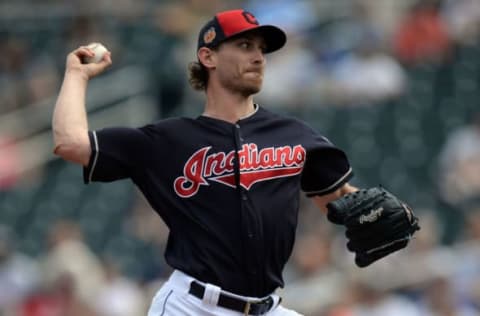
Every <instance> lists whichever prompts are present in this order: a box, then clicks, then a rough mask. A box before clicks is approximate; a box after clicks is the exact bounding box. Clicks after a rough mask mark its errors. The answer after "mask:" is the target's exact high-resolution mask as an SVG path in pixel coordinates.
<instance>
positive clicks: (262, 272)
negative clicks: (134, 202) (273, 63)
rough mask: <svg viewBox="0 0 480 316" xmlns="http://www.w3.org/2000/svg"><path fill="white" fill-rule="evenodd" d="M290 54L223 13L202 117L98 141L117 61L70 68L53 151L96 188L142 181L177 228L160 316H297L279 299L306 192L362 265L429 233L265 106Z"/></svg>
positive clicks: (212, 37) (209, 32)
mask: <svg viewBox="0 0 480 316" xmlns="http://www.w3.org/2000/svg"><path fill="white" fill-rule="evenodd" d="M285 42H286V35H285V33H284V32H283V31H282V30H281V29H280V28H278V27H276V26H272V25H261V24H260V23H259V22H258V21H257V19H256V18H255V16H253V15H252V14H251V13H249V12H246V11H244V10H241V9H239V10H230V11H225V12H220V13H217V14H216V15H215V16H214V17H213V18H212V19H211V20H210V21H208V22H207V23H206V24H205V26H204V27H203V28H202V29H201V30H200V33H199V38H198V47H197V61H196V62H193V63H191V64H190V67H189V70H190V83H191V85H192V86H193V88H195V89H199V90H202V91H204V92H205V95H206V101H205V107H204V111H203V114H202V115H200V116H199V117H196V118H171V119H165V120H161V121H159V122H156V123H153V124H150V125H147V126H144V127H141V128H123V127H114V128H105V129H102V130H98V131H89V130H88V125H87V118H86V114H85V93H86V89H87V82H88V80H89V79H90V78H92V77H94V76H96V75H98V74H100V73H101V72H102V71H104V70H105V69H106V68H107V67H108V66H109V65H110V64H111V63H112V61H111V57H110V54H106V55H105V56H104V58H103V60H102V61H101V62H100V63H97V64H82V63H81V60H82V58H83V57H89V56H91V55H92V51H91V50H89V49H88V48H86V47H79V48H78V49H76V50H75V51H73V52H72V53H70V54H69V55H68V57H67V63H66V72H65V77H64V82H63V84H62V87H61V90H60V93H59V96H58V100H57V103H56V107H55V111H54V115H53V131H54V140H55V149H54V152H55V153H56V154H57V155H59V156H60V157H62V158H64V159H65V160H68V161H72V162H75V163H78V164H80V165H83V167H84V181H85V183H89V182H91V181H114V180H117V179H123V178H130V179H132V181H133V182H134V183H135V184H136V185H137V186H138V187H139V189H140V190H141V191H142V193H143V194H144V195H145V197H146V198H147V200H148V201H149V203H150V204H151V206H152V208H153V209H154V210H155V211H156V212H157V213H158V214H159V216H160V217H161V218H162V219H163V220H164V221H165V223H166V225H167V226H168V227H169V229H170V234H169V238H168V243H167V247H166V250H165V257H166V260H167V262H168V264H169V265H171V266H172V267H173V268H174V272H173V274H172V275H171V277H170V278H169V280H168V281H167V282H166V283H165V284H164V285H163V286H162V287H161V288H160V289H159V291H158V292H157V294H156V295H155V297H154V298H153V301H152V304H151V306H150V309H149V312H148V315H149V316H160V315H225V316H227V315H232V316H234V315H298V313H296V312H294V311H291V310H288V309H287V308H284V307H283V306H282V305H281V299H280V297H279V296H278V295H276V294H275V290H276V289H277V288H279V287H283V286H284V282H283V279H282V270H283V268H284V266H285V264H286V262H287V260H288V258H289V256H290V254H291V251H292V247H293V244H294V237H295V229H296V225H297V213H298V207H299V194H300V191H301V190H302V191H303V192H305V193H306V194H307V196H309V197H312V198H313V200H314V201H315V203H316V204H317V205H318V206H319V208H320V209H321V210H323V211H324V212H325V213H327V215H328V219H329V220H330V221H332V222H334V223H336V224H341V225H345V227H346V228H347V237H348V244H347V247H348V249H350V250H351V251H353V252H355V254H356V257H355V262H356V263H357V265H358V266H366V265H369V264H371V263H372V262H374V261H376V260H378V259H379V258H382V257H384V256H386V255H387V254H389V253H391V252H394V251H396V250H398V249H401V248H403V247H405V246H406V244H407V243H408V240H409V238H410V237H411V235H412V234H413V232H414V231H415V230H417V229H418V225H417V221H416V217H415V216H414V215H413V213H412V211H411V209H410V208H408V207H407V206H406V204H404V203H403V202H401V201H400V200H398V199H396V198H395V197H394V196H393V195H391V194H390V193H388V192H386V191H385V190H384V189H382V188H371V189H363V190H359V189H357V188H355V187H353V186H352V185H350V184H349V183H348V180H349V179H350V178H351V177H352V174H353V173H352V168H351V167H350V164H349V162H348V160H347V157H346V155H345V153H344V152H343V151H342V150H340V149H338V148H337V147H335V146H334V145H333V144H332V143H331V142H329V141H328V140H327V139H326V138H325V137H323V136H321V135H319V134H317V133H316V132H315V131H314V130H313V129H312V128H310V127H309V126H307V125H306V124H305V123H303V122H301V121H299V120H296V119H292V118H286V117H283V116H280V115H277V114H274V113H272V112H270V111H269V110H267V109H265V108H264V107H263V106H262V105H259V104H256V103H254V101H253V95H254V94H256V93H257V92H259V91H260V89H261V86H262V80H263V75H264V70H265V63H266V62H265V60H266V54H268V53H271V52H273V51H276V50H278V49H280V48H281V47H282V46H284V44H285ZM159 58H161V56H159ZM285 88H286V89H287V88H288V87H285Z"/></svg>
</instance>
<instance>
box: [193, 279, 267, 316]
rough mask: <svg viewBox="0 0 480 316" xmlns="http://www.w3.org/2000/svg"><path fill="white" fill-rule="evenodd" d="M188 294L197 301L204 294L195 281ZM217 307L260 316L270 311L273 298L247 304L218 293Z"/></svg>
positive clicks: (200, 286) (247, 302)
mask: <svg viewBox="0 0 480 316" xmlns="http://www.w3.org/2000/svg"><path fill="white" fill-rule="evenodd" d="M188 293H190V294H192V295H193V296H196V297H198V298H199V299H203V295H204V294H205V287H204V286H203V285H201V284H200V283H198V282H197V281H192V283H190V290H189V291H188ZM217 305H218V306H221V307H224V308H228V309H231V310H234V311H237V312H240V313H244V314H245V315H261V314H265V313H266V312H268V311H269V310H270V308H272V306H273V298H272V297H271V296H269V297H267V298H265V299H263V300H261V301H257V302H249V301H245V300H242V299H239V298H235V297H232V296H228V295H226V294H223V293H220V297H219V298H218V303H217Z"/></svg>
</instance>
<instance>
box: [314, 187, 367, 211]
mask: <svg viewBox="0 0 480 316" xmlns="http://www.w3.org/2000/svg"><path fill="white" fill-rule="evenodd" d="M355 191H358V188H357V187H354V186H353V185H350V184H348V183H345V184H344V185H343V186H341V187H340V188H338V189H337V190H336V191H334V192H332V193H329V194H325V195H322V196H314V197H313V201H314V202H315V204H316V205H317V207H318V208H319V209H320V210H321V211H322V212H323V213H325V214H326V213H327V204H328V203H330V202H332V201H335V200H336V199H338V198H340V197H341V196H343V195H345V194H347V193H352V192H355Z"/></svg>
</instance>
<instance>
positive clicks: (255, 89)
mask: <svg viewBox="0 0 480 316" xmlns="http://www.w3.org/2000/svg"><path fill="white" fill-rule="evenodd" d="M261 89H262V83H260V84H249V85H244V86H243V87H242V89H241V90H242V92H243V94H244V95H247V96H249V95H252V94H257V93H259V92H260V90H261Z"/></svg>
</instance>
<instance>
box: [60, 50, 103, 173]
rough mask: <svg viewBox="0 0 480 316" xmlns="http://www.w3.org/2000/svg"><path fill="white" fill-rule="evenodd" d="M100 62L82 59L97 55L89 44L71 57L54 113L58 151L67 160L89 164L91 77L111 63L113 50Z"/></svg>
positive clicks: (69, 57) (67, 63)
mask: <svg viewBox="0 0 480 316" xmlns="http://www.w3.org/2000/svg"><path fill="white" fill-rule="evenodd" d="M103 54H104V55H103V56H102V59H101V60H100V61H99V62H97V63H90V64H84V63H82V62H81V61H82V59H84V58H89V57H90V58H91V57H94V56H95V52H94V50H92V49H90V48H89V47H84V46H82V47H80V48H78V49H76V50H75V51H73V52H71V53H70V54H69V55H68V56H67V62H66V70H65V77H64V79H63V83H62V87H61V89H60V93H59V95H58V98H57V102H56V104H55V110H54V112H53V119H52V130H53V138H54V146H55V148H54V153H55V154H56V155H58V156H60V157H62V158H63V159H65V160H68V161H72V162H75V163H78V164H81V165H84V166H86V165H87V164H88V161H89V159H90V154H91V149H90V142H89V139H88V121H87V113H86V110H85V95H86V91H87V84H88V80H89V79H90V78H92V77H94V76H96V75H98V74H100V73H101V72H103V71H104V70H105V69H106V68H107V67H108V66H110V65H111V63H112V60H111V59H110V53H109V52H104V53H103Z"/></svg>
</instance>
